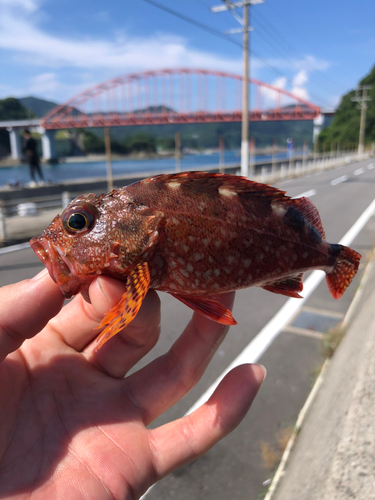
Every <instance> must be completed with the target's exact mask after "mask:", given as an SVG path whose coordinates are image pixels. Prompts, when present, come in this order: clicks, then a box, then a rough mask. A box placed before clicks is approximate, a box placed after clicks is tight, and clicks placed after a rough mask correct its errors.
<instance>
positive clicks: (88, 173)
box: [0, 151, 286, 186]
mask: <svg viewBox="0 0 375 500" xmlns="http://www.w3.org/2000/svg"><path fill="white" fill-rule="evenodd" d="M276 157H277V158H279V159H282V158H286V153H280V154H278V155H276ZM269 159H271V156H264V155H262V156H256V157H255V161H257V160H269ZM224 162H225V164H237V165H239V164H240V156H239V154H238V152H237V151H225V154H224ZM218 165H219V153H211V154H194V155H185V156H183V157H182V158H181V170H194V169H196V168H199V167H205V166H218ZM42 168H43V173H44V177H45V179H46V180H47V181H50V182H55V183H59V182H61V181H69V180H73V179H85V178H92V177H99V178H104V177H105V176H106V169H107V165H106V162H105V161H92V162H75V163H58V164H56V165H43V166H42ZM112 170H113V175H114V176H118V175H126V174H132V173H141V172H174V170H175V159H174V158H158V159H148V160H134V159H133V160H113V161H112ZM29 181H30V174H29V167H28V166H27V165H21V164H20V165H19V166H16V167H2V168H0V186H4V185H6V184H11V185H15V184H18V185H23V184H27V183H28V182H29Z"/></svg>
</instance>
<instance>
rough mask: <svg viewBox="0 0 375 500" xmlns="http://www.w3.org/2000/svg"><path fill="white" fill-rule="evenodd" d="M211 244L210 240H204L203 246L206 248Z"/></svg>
mask: <svg viewBox="0 0 375 500" xmlns="http://www.w3.org/2000/svg"><path fill="white" fill-rule="evenodd" d="M209 242H210V240H209V239H208V238H203V240H202V243H203V245H204V246H206V247H207V246H208V244H209Z"/></svg>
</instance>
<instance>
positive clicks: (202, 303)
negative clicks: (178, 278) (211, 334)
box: [171, 293, 237, 325]
mask: <svg viewBox="0 0 375 500" xmlns="http://www.w3.org/2000/svg"><path fill="white" fill-rule="evenodd" d="M171 295H173V297H175V298H176V299H178V300H180V301H181V302H182V303H183V304H185V305H186V306H188V307H190V308H191V309H193V310H194V311H198V312H200V313H201V314H203V315H204V316H207V318H210V319H212V320H213V321H216V322H217V323H221V324H222V325H237V321H236V320H235V319H234V318H233V316H232V313H231V312H230V310H229V309H227V308H226V307H224V306H223V305H222V304H220V302H217V301H216V300H211V299H206V298H205V299H202V298H201V297H186V296H184V295H178V294H175V293H171Z"/></svg>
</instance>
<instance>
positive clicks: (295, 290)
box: [262, 273, 303, 299]
mask: <svg viewBox="0 0 375 500" xmlns="http://www.w3.org/2000/svg"><path fill="white" fill-rule="evenodd" d="M302 278H303V273H299V274H296V275H295V276H289V277H287V278H284V279H282V280H278V281H272V282H270V283H267V284H266V285H263V286H262V288H263V289H264V290H267V291H268V292H272V293H278V294H280V295H286V296H287V297H293V298H295V299H302V297H301V295H300V294H299V292H302V290H303V283H302Z"/></svg>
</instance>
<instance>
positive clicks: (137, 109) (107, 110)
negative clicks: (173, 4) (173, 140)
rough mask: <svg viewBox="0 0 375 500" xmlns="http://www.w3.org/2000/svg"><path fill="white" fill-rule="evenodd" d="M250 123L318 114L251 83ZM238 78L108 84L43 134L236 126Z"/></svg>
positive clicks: (193, 72)
mask: <svg viewBox="0 0 375 500" xmlns="http://www.w3.org/2000/svg"><path fill="white" fill-rule="evenodd" d="M248 85H249V86H250V89H249V90H250V96H251V105H250V108H251V111H250V112H249V120H251V121H264V120H266V121H267V120H268V121H275V120H313V119H314V118H317V117H319V116H320V114H321V111H320V108H319V107H317V106H315V105H313V104H311V103H309V102H307V101H305V100H303V99H300V98H299V97H297V96H294V95H293V94H291V93H290V92H287V91H285V90H283V89H280V88H277V87H273V86H272V85H269V84H267V83H263V82H260V81H258V80H253V79H251V80H249V83H248ZM241 100H242V77H241V76H238V75H235V74H230V73H225V72H220V71H208V70H202V69H164V70H156V71H145V72H143V73H133V74H128V75H124V76H121V77H119V78H114V79H112V80H108V81H106V82H104V83H101V84H99V85H96V86H95V87H92V88H90V89H88V90H86V91H85V92H82V93H80V94H78V95H77V96H75V97H73V98H72V99H70V100H69V101H67V102H66V103H65V104H62V105H61V106H58V107H56V108H54V109H53V110H51V111H50V113H48V114H47V115H46V116H45V117H44V118H43V120H42V126H43V128H44V129H46V130H58V129H66V128H81V127H82V128H83V127H115V126H131V125H162V124H170V123H179V124H181V123H212V122H239V121H241V119H242V111H241V109H242V104H241Z"/></svg>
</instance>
